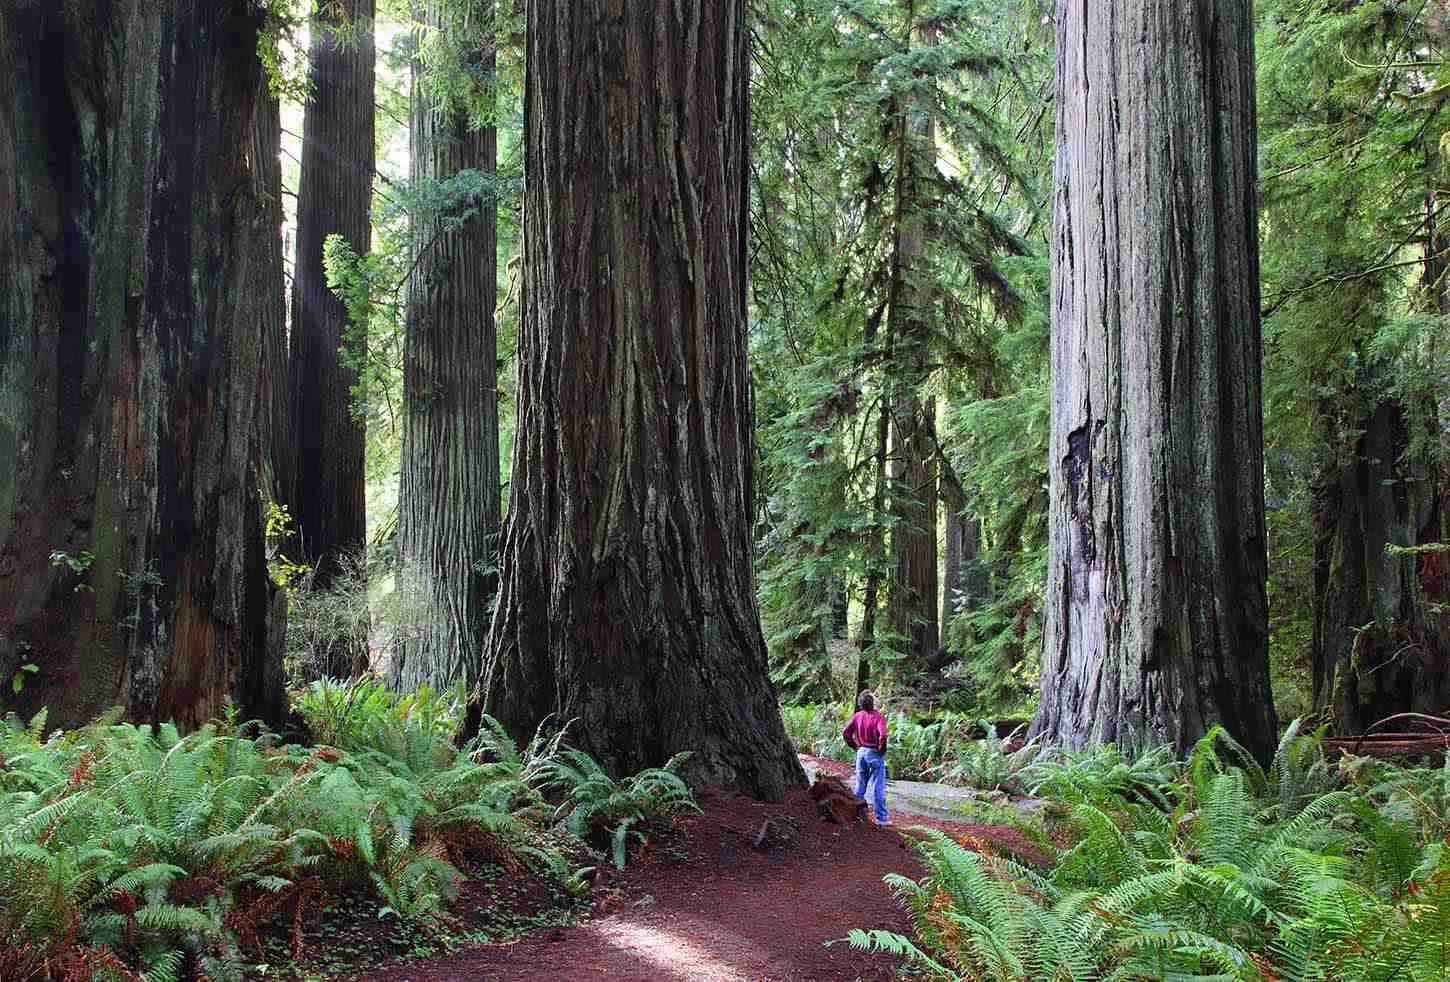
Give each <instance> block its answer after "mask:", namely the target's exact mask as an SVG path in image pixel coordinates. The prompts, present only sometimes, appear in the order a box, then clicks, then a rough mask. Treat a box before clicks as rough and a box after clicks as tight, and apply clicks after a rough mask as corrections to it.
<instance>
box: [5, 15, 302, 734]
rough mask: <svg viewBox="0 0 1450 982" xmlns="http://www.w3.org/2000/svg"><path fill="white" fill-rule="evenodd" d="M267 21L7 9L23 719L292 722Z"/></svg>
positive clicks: (15, 641)
mask: <svg viewBox="0 0 1450 982" xmlns="http://www.w3.org/2000/svg"><path fill="white" fill-rule="evenodd" d="M260 19H261V18H260V15H259V10H258V8H257V6H256V5H255V4H254V3H252V2H250V0H224V2H215V0H209V2H202V0H65V2H63V3H29V2H24V3H20V4H18V5H16V4H13V3H12V4H8V5H7V6H6V8H5V10H4V11H3V13H0V676H3V678H5V679H6V680H10V679H12V678H17V677H18V678H20V679H22V680H23V682H24V684H23V686H15V687H12V686H11V685H5V686H3V687H0V700H3V705H6V706H13V707H15V708H18V709H20V710H22V711H23V712H31V711H34V710H36V709H37V708H39V707H40V706H42V705H44V706H48V707H49V709H50V721H51V723H52V724H53V725H64V724H70V725H77V724H80V723H83V722H85V721H87V720H89V719H91V718H92V717H93V716H94V715H95V714H96V713H98V712H100V711H102V710H104V709H105V708H107V707H108V706H112V705H120V706H121V707H123V709H124V710H125V711H126V713H127V714H128V715H129V716H131V717H132V718H135V719H143V720H161V719H175V720H176V721H177V722H178V723H179V724H181V725H183V726H188V725H196V724H199V723H201V722H203V721H205V720H207V719H209V718H211V717H214V716H216V715H219V714H221V713H222V712H223V711H224V710H225V707H226V701H227V700H232V701H234V702H235V703H236V704H237V705H238V706H239V707H240V708H241V709H242V711H243V712H245V713H248V714H251V715H255V716H260V717H263V718H266V719H271V720H274V721H276V720H278V719H279V717H280V716H281V715H282V711H283V692H282V677H281V659H280V651H277V650H274V649H269V647H268V629H267V628H268V625H267V615H268V610H269V591H270V584H269V582H268V579H267V571H266V565H265V555H264V550H263V542H262V528H261V504H260V500H259V497H258V495H257V488H258V486H259V483H260V470H259V467H258V466H257V462H258V460H259V458H260V456H261V454H260V452H259V448H258V443H257V440H258V438H259V432H258V428H257V419H258V414H259V411H260V410H259V384H258V383H259V377H260V368H261V347H260V345H261V341H260V336H259V332H258V330H257V323H258V320H259V319H260V318H261V317H262V312H261V306H262V305H263V304H264V302H265V298H264V297H260V296H258V295H257V292H256V290H255V289H254V287H255V285H256V283H257V282H259V281H260V279H265V276H260V277H259V276H254V274H255V273H257V272H258V270H259V269H261V268H262V267H275V265H276V264H278V263H279V262H280V258H279V254H278V253H277V251H276V250H279V249H280V239H279V238H278V237H277V236H276V235H275V223H274V218H275V212H273V211H271V210H270V207H269V202H268V200H267V196H268V194H269V193H270V192H269V189H268V188H267V186H266V185H267V181H266V177H265V169H266V161H265V160H264V159H262V158H265V156H266V155H267V154H268V153H271V154H272V155H273V156H274V157H275V154H276V148H275V145H264V146H257V145H255V144H254V143H253V138H254V134H255V132H256V129H255V127H256V122H257V119H256V117H257V114H258V112H259V95H260V94H261V93H262V92H263V91H264V85H263V79H262V66H261V62H260V60H259V59H258V57H257V37H258V26H259V21H260ZM269 226H270V227H269ZM26 666H31V667H33V669H34V671H31V670H30V669H29V668H27V667H26Z"/></svg>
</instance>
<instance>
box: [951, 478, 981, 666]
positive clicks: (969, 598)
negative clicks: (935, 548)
mask: <svg viewBox="0 0 1450 982" xmlns="http://www.w3.org/2000/svg"><path fill="white" fill-rule="evenodd" d="M941 496H942V510H943V511H944V512H945V513H946V515H945V524H946V532H945V534H944V535H943V537H942V599H941V630H942V637H943V639H945V637H946V633H947V624H948V623H949V622H950V621H951V619H952V618H954V617H956V615H957V604H958V601H962V602H964V603H965V609H967V610H971V609H972V608H973V607H975V606H976V605H977V604H978V603H980V602H981V601H982V600H983V599H985V597H986V593H987V584H986V577H985V576H983V575H982V574H983V570H982V565H981V551H982V527H981V523H980V522H979V521H978V520H977V518H976V517H975V516H972V515H966V514H964V512H965V511H966V507H967V502H966V499H964V498H963V497H962V493H961V490H960V488H959V487H958V486H957V485H956V484H955V483H954V482H952V481H949V480H946V479H945V478H943V479H942V481H941Z"/></svg>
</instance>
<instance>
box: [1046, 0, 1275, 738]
mask: <svg viewBox="0 0 1450 982" xmlns="http://www.w3.org/2000/svg"><path fill="white" fill-rule="evenodd" d="M1250 7H1251V4H1250V2H1249V0H1225V2H1216V3H1208V2H1203V0H1104V2H1090V0H1059V3H1058V20H1057V25H1058V35H1057V40H1058V44H1057V158H1056V165H1055V166H1056V175H1055V178H1056V179H1055V187H1056V191H1055V194H1054V213H1055V221H1056V234H1055V237H1054V248H1053V260H1052V261H1053V280H1052V282H1053V297H1052V372H1053V378H1052V435H1051V449H1050V454H1049V461H1050V471H1051V503H1050V505H1049V539H1050V543H1049V556H1048V599H1047V612H1046V627H1045V638H1044V651H1043V666H1042V704H1041V709H1040V711H1039V713H1038V716H1037V719H1036V721H1035V722H1034V724H1033V733H1034V734H1035V735H1039V736H1042V737H1045V738H1046V739H1048V740H1050V741H1053V742H1060V743H1066V744H1069V745H1072V746H1081V745H1083V744H1086V743H1089V742H1096V741H1109V740H1116V741H1120V742H1127V743H1134V742H1139V741H1145V740H1152V741H1158V742H1167V743H1171V744H1173V745H1174V746H1176V747H1178V748H1179V749H1180V750H1182V749H1185V748H1187V747H1188V746H1189V745H1190V744H1191V743H1192V742H1193V741H1194V740H1195V739H1196V738H1197V737H1198V736H1199V735H1201V734H1202V733H1203V732H1204V730H1205V729H1206V728H1207V727H1208V726H1209V725H1211V724H1213V723H1216V722H1221V723H1223V724H1224V725H1225V726H1226V727H1227V728H1228V730H1229V731H1230V732H1231V733H1233V734H1234V735H1235V736H1236V737H1238V738H1239V739H1240V740H1242V741H1243V742H1244V743H1245V744H1246V745H1247V746H1248V747H1249V748H1251V749H1252V750H1253V751H1254V752H1255V753H1256V754H1258V755H1259V756H1261V757H1266V756H1268V755H1269V754H1271V753H1272V750H1273V746H1274V741H1275V736H1276V734H1275V719H1274V711H1273V707H1272V704H1271V701H1270V692H1269V677H1268V655H1267V636H1268V627H1267V600H1266V592H1265V577H1266V558H1265V534H1264V496H1263V425H1262V410H1261V391H1260V365H1261V352H1260V329H1259V272H1258V246H1257V235H1258V226H1257V202H1256V197H1255V172H1254V168H1255V139H1256V136H1255V120H1254V63H1253V18H1252V15H1251V9H1250Z"/></svg>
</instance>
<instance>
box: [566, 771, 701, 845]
mask: <svg viewBox="0 0 1450 982" xmlns="http://www.w3.org/2000/svg"><path fill="white" fill-rule="evenodd" d="M689 757H690V753H689V752H688V751H685V752H683V753H678V754H675V756H673V757H671V758H670V759H669V761H668V762H667V763H666V764H665V766H664V767H651V768H647V769H646V770H643V771H640V772H639V773H638V774H635V775H633V776H631V777H628V778H625V779H623V780H615V779H614V778H612V777H610V776H609V774H608V773H607V772H606V771H605V770H604V768H603V767H601V766H600V765H599V763H598V762H597V761H595V760H594V759H593V758H592V757H590V756H589V755H587V754H584V753H581V752H580V751H578V750H569V749H565V750H562V751H560V752H559V754H558V755H557V756H556V757H554V758H552V759H549V760H548V761H546V762H544V763H543V765H542V766H541V768H540V786H541V787H542V788H544V789H545V790H546V791H551V792H555V793H561V794H562V795H563V799H564V800H563V801H562V802H561V803H560V804H559V805H558V807H557V808H556V809H555V812H554V815H555V818H556V819H557V820H559V821H560V822H562V823H563V825H564V827H565V828H567V829H568V830H569V832H570V833H571V834H573V835H574V836H576V837H578V838H580V839H583V840H584V841H586V842H589V843H591V844H592V845H595V846H597V847H601V848H602V847H604V846H605V844H606V843H607V844H608V845H609V846H610V848H611V851H612V853H613V857H614V865H615V866H616V867H618V868H619V869H624V864H625V858H626V857H625V854H626V846H627V844H628V840H629V838H630V837H631V836H633V837H635V838H640V837H641V836H642V832H641V830H642V828H643V827H644V826H646V825H648V824H650V823H652V822H655V821H658V820H659V819H663V818H666V817H668V816H671V815H675V814H677V813H679V812H681V811H686V810H690V809H694V810H696V811H698V810H699V809H698V807H697V806H696V805H695V802H694V799H693V798H692V797H691V795H690V789H689V788H688V787H687V786H686V784H685V782H684V780H682V779H681V778H680V776H679V773H678V771H679V768H680V765H681V764H683V763H684V762H685V761H686V760H688V759H689Z"/></svg>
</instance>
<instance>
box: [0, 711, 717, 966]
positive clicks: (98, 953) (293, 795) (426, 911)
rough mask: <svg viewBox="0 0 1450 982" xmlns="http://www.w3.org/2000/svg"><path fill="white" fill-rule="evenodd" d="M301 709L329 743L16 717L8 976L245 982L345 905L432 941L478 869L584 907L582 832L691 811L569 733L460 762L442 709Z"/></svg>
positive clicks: (5, 731) (464, 756)
mask: <svg viewBox="0 0 1450 982" xmlns="http://www.w3.org/2000/svg"><path fill="white" fill-rule="evenodd" d="M349 690H350V691H349ZM298 706H299V709H300V710H301V711H302V712H303V714H304V716H306V717H307V718H308V720H309V724H310V725H311V726H312V727H313V729H314V732H319V731H321V732H327V733H328V734H329V737H330V738H331V740H332V742H331V743H327V744H320V745H317V746H314V747H305V746H299V745H293V744H284V743H282V742H281V741H280V740H279V739H278V738H277V737H276V736H275V735H274V734H272V733H270V732H269V731H267V730H266V729H264V728H262V727H261V726H259V725H257V724H254V723H240V722H239V721H237V720H236V719H235V718H228V719H225V720H221V721H218V722H215V723H212V724H209V725H207V726H205V727H203V728H201V729H200V730H198V731H196V732H194V733H190V734H185V735H183V734H181V733H179V732H178V731H177V729H176V727H175V726H173V725H171V724H169V723H168V724H162V725H160V726H155V727H153V726H146V725H142V726H136V725H131V724H128V723H121V722H118V721H117V718H116V717H115V716H110V717H107V718H103V719H101V720H98V721H97V722H95V723H93V724H91V725H90V726H87V727H84V728H82V729H78V730H73V731H68V732H60V731H57V732H55V733H53V734H50V735H49V736H47V735H46V734H45V714H44V713H43V712H42V713H41V714H40V715H39V716H38V717H37V718H36V719H34V720H32V721H31V722H30V723H29V724H28V725H25V724H22V723H21V722H20V721H19V720H17V719H16V718H15V717H14V716H11V717H8V718H6V719H5V720H3V721H0V978H3V979H6V980H30V979H35V980H39V979H60V980H76V982H79V980H83V979H85V980H90V979H98V980H129V982H135V980H144V982H165V980H172V979H185V978H197V977H206V978H208V979H211V980H215V982H223V980H231V979H236V980H240V979H241V978H242V975H243V972H244V970H245V968H246V966H247V965H248V964H249V963H250V962H251V961H253V960H255V959H256V958H258V957H259V956H260V954H261V950H262V943H263V942H262V937H261V935H262V933H263V932H264V931H265V930H266V929H267V926H268V925H272V926H273V929H275V926H276V925H278V924H283V925H288V926H289V927H290V932H291V935H292V942H291V943H292V948H293V952H294V957H295V958H298V959H300V958H301V954H302V950H303V946H304V943H305V940H306V939H304V937H303V934H302V925H303V923H304V916H305V914H306V913H307V912H308V911H309V910H315V909H316V908H317V906H318V905H320V904H322V903H323V902H325V901H327V900H328V899H329V898H337V897H352V896H358V895H359V894H361V895H366V896H370V897H372V898H374V900H375V901H376V902H377V904H378V905H379V907H380V914H379V916H385V917H395V918H398V919H399V920H400V921H404V922H408V923H413V924H417V925H420V926H422V927H424V928H431V927H440V926H442V925H443V924H444V923H445V922H446V920H447V918H448V916H449V914H448V905H449V902H450V901H451V900H452V898H453V897H454V896H455V895H456V894H457V891H458V889H459V886H460V884H461V882H462V880H463V878H464V875H465V874H464V873H463V872H461V870H463V869H466V868H470V867H475V866H480V865H488V866H489V867H492V868H502V869H504V870H506V871H508V872H510V873H521V872H523V870H524V869H525V867H528V868H532V869H536V870H539V871H542V872H544V873H546V874H547V875H549V876H551V877H552V878H554V879H555V880H557V881H558V882H560V883H561V884H563V885H564V886H565V887H567V888H569V889H570V890H572V891H575V892H581V891H585V890H587V885H586V884H585V883H584V881H583V877H582V874H583V873H584V872H585V871H583V870H576V869H574V868H573V865H574V864H573V860H572V859H571V858H570V856H571V855H577V854H578V853H579V852H580V849H581V848H583V847H582V846H569V845H568V843H569V841H570V840H569V839H568V838H567V837H568V835H569V833H571V832H579V833H580V834H581V836H590V835H593V834H595V833H598V832H600V831H602V832H603V834H605V835H606V836H607V837H609V838H610V839H611V840H616V841H619V842H620V843H623V841H624V840H625V839H626V837H627V836H628V834H629V831H630V829H631V828H634V827H637V826H638V825H639V824H640V823H644V822H647V821H651V820H654V819H656V818H659V817H660V816H663V815H667V814H669V813H671V812H673V811H675V810H677V809H679V808H681V807H687V806H688V805H689V803H690V799H689V795H688V791H686V790H685V789H684V786H683V785H682V784H680V785H678V786H676V784H675V783H674V782H677V781H678V778H675V777H674V775H673V773H672V772H670V771H665V772H662V773H664V774H665V775H666V776H667V778H669V779H670V780H666V779H663V778H660V777H658V776H655V775H652V774H650V773H648V772H647V773H646V774H644V775H639V776H637V777H636V778H633V779H626V780H624V781H619V782H614V781H612V779H610V778H609V777H608V776H607V775H604V774H603V773H602V771H598V765H597V764H594V762H593V761H590V760H588V758H586V757H584V756H583V755H581V754H578V753H577V752H574V751H568V750H563V749H561V748H560V745H559V744H560V737H561V736H562V731H561V732H560V733H559V734H557V735H555V736H554V737H552V738H550V739H544V738H543V737H537V738H536V739H535V740H534V741H533V742H532V743H531V744H530V745H529V746H527V747H524V748H519V747H517V746H515V745H514V743H513V742H512V741H511V740H509V739H508V738H507V736H506V735H505V734H504V731H503V729H502V727H500V726H498V725H497V724H495V723H493V721H486V722H487V723H488V724H489V725H486V726H485V727H484V728H483V732H482V733H481V734H480V736H479V737H478V738H477V739H476V740H474V741H473V742H472V743H470V744H469V745H468V746H466V747H463V748H461V749H456V748H454V747H453V745H452V743H451V734H452V731H453V726H452V725H451V721H452V720H453V718H454V706H453V701H452V700H451V699H450V698H448V697H446V696H439V695H438V694H436V693H431V692H425V693H416V694H411V695H407V696H398V695H396V694H392V693H386V692H385V691H384V690H381V689H380V688H379V687H376V686H373V685H371V684H369V683H354V684H353V685H351V686H345V685H342V684H340V683H331V682H321V683H316V684H314V686H312V687H311V688H310V689H309V690H308V691H307V693H305V694H303V696H302V697H301V698H300V699H299V701H298ZM342 707H346V712H342V711H341V708H342ZM360 707H361V708H360ZM329 721H330V722H329ZM328 727H331V729H328ZM590 765H592V767H591V766H590ZM561 803H562V804H561ZM576 813H577V814H579V815H581V816H585V818H587V820H582V819H581V820H575V819H573V818H572V816H573V815H575V814H576ZM616 859H617V861H618V862H619V863H620V864H621V865H622V864H623V861H624V856H623V851H622V845H621V848H620V851H619V852H618V854H617V857H616Z"/></svg>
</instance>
